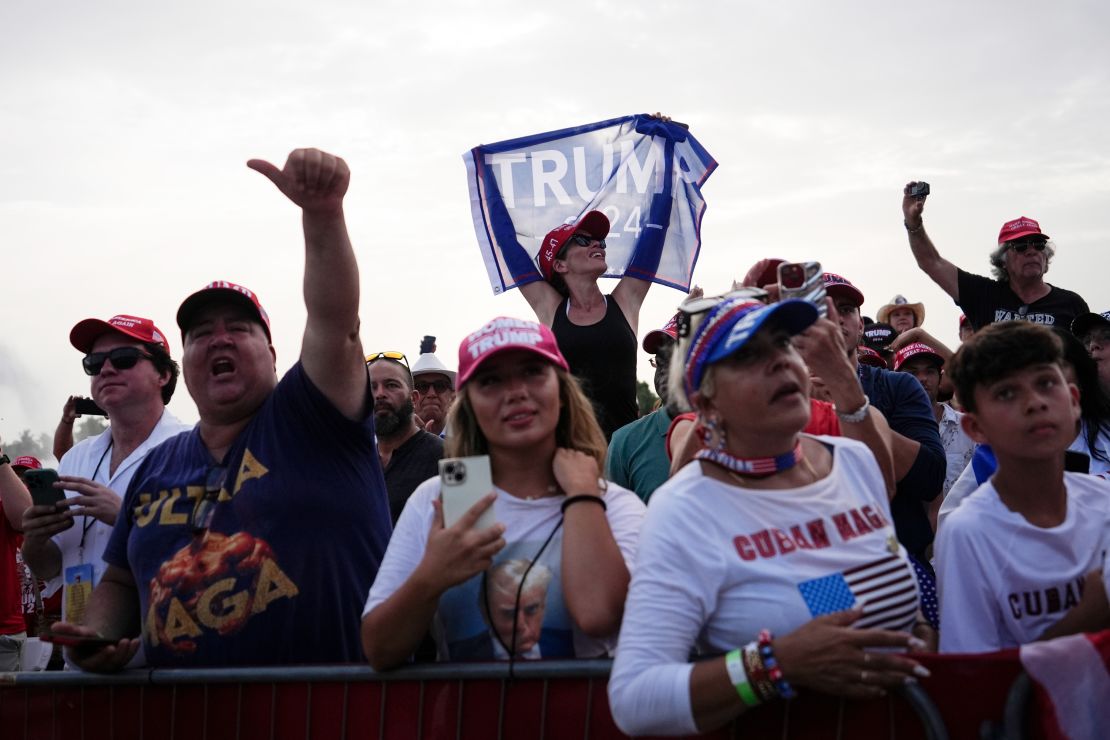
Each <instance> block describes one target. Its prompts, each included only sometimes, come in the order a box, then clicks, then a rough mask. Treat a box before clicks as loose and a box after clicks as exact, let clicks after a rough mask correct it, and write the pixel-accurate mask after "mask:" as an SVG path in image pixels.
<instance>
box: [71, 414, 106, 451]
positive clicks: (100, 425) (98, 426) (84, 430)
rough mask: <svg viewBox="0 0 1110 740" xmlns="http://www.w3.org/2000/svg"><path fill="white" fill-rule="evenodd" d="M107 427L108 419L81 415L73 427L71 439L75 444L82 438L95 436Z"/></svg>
mask: <svg viewBox="0 0 1110 740" xmlns="http://www.w3.org/2000/svg"><path fill="white" fill-rule="evenodd" d="M107 428H108V420H107V419H105V418H104V417H103V416H82V417H81V419H80V420H79V421H77V425H76V426H75V427H74V428H73V441H74V443H75V444H76V443H77V442H80V441H81V440H83V439H87V438H89V437H95V436H96V435H98V434H100V433H101V432H103V431H104V430H105V429H107Z"/></svg>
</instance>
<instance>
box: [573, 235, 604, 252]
mask: <svg viewBox="0 0 1110 740" xmlns="http://www.w3.org/2000/svg"><path fill="white" fill-rule="evenodd" d="M572 242H573V243H574V244H577V245H578V246H580V247H588V246H590V245H591V244H593V243H594V242H597V245H598V246H599V247H601V248H602V249H605V240H604V239H594V238H593V237H592V236H588V235H586V234H575V235H574V236H572V237H571V238H570V239H568V240H567V244H570V243H572Z"/></svg>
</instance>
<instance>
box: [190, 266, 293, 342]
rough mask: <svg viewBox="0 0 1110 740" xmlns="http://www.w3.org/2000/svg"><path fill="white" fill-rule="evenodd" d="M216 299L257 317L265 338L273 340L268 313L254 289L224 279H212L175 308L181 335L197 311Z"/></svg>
mask: <svg viewBox="0 0 1110 740" xmlns="http://www.w3.org/2000/svg"><path fill="white" fill-rule="evenodd" d="M216 301H225V302H229V303H237V304H239V305H241V306H243V307H244V308H246V309H247V310H248V311H250V312H251V313H252V314H253V315H254V316H255V317H257V318H258V323H260V324H262V329H263V331H265V332H266V338H267V339H269V340H270V341H273V337H272V336H270V315H269V314H268V313H266V309H264V308H262V304H261V303H260V302H259V300H258V296H257V295H255V293H254V291H252V290H250V289H248V288H244V287H243V286H242V285H236V284H235V283H229V282H228V281H226V280H214V281H212V282H211V283H209V284H208V285H205V286H204V287H203V288H201V289H200V290H198V291H197V292H196V293H193V294H192V295H191V296H189V297H188V298H186V299H185V300H184V301H182V302H181V307H180V308H179V309H177V326H178V328H180V329H181V335H182V336H184V335H185V332H186V331H188V329H189V326H190V325H191V324H192V323H193V318H194V317H195V316H196V314H197V312H198V311H200V310H201V309H202V308H204V307H205V306H208V305H210V304H211V303H214V302H216Z"/></svg>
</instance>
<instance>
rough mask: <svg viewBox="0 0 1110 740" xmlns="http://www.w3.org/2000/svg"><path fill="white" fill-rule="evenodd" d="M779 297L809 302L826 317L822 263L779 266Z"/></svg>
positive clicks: (789, 263)
mask: <svg viewBox="0 0 1110 740" xmlns="http://www.w3.org/2000/svg"><path fill="white" fill-rule="evenodd" d="M779 297H780V299H781V300H784V301H785V300H787V299H791V298H796V299H800V300H803V301H809V302H810V303H812V304H813V305H814V306H815V307H816V308H817V313H819V314H820V315H821V316H822V317H824V316H825V315H826V314H827V313H828V307H827V306H826V305H825V281H824V280H822V278H821V263H820V262H783V263H782V264H781V265H779Z"/></svg>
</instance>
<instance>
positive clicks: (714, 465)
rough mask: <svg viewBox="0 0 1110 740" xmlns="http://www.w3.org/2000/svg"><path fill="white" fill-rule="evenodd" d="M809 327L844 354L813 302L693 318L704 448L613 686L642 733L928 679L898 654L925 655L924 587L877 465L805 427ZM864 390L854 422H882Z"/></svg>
mask: <svg viewBox="0 0 1110 740" xmlns="http://www.w3.org/2000/svg"><path fill="white" fill-rule="evenodd" d="M803 332H805V334H806V337H805V340H806V341H808V342H823V343H832V345H834V346H833V348H832V349H831V350H830V351H834V352H839V353H840V354H841V355H844V354H845V353H846V350H845V349H844V346H843V341H842V340H841V339H840V332H839V330H838V329H837V327H836V326H835V325H833V323H832V322H830V321H828V320H827V319H821V320H818V315H817V310H816V308H815V307H814V306H813V305H812V304H810V303H807V302H804V301H797V300H791V301H784V302H782V303H777V304H774V305H770V306H766V305H763V304H762V303H759V302H755V301H750V300H747V299H744V298H733V299H726V300H724V301H722V302H720V303H719V304H717V305H716V306H715V307H713V308H711V309H709V310H708V311H707V312H706V313H704V314H701V315H698V316H689V315H687V316H686V317H685V319H684V320H683V321H680V324H679V335H680V337H688V338H689V341H688V342H687V343H686V344H687V346H688V350H687V351H686V353H685V356H684V358H683V360H684V361H683V362H680V363H679V364H678V370H679V372H678V374H677V376H676V375H672V384H671V387H672V388H675V387H677V388H682V389H684V391H685V394H686V395H687V396H688V397H689V400H690V401H691V403H692V404H693V406H694V407H695V408H696V409H697V411H698V415H699V419H700V422H701V424H702V426H703V427H704V428H705V429H706V430H707V433H706V446H705V448H704V449H702V450H699V451H698V452H697V454H696V459H695V460H694V461H693V462H691V463H690V464H689V465H687V466H686V467H684V468H683V469H682V470H681V471H679V472H678V473H677V474H676V475H675V476H674V477H672V478H671V479H670V480H669V481H668V482H667V483H666V484H664V485H663V486H662V487H660V488H659V489H657V490H656V492H655V493H654V495H653V496H652V501H651V510H650V512H649V515H648V517H647V519H646V522H645V524H644V529H643V532H642V536H641V541H640V546H639V554H638V557H637V561H636V571H635V577H634V578H633V581H632V585H631V587H630V590H629V596H628V603H627V605H626V608H625V616H624V624H623V626H622V628H621V635H620V643H619V646H618V649H617V655H616V660H615V662H614V665H613V671H612V675H611V678H610V681H609V697H610V705H611V708H612V711H613V717H614V719H615V720H616V722H617V725H618V726H619V727H620V728H621V729H622V730H623V731H624V732H626V733H628V734H630V735H642V734H650V735H655V734H683V735H684V734H692V733H695V732H704V731H706V730H709V729H711V728H713V727H717V726H719V725H722V724H724V723H726V722H728V721H729V720H731V719H732V718H734V717H735V716H736V715H738V714H740V713H741V712H743V711H744V710H745V709H747V708H749V707H752V706H755V705H757V704H760V703H764V702H770V701H774V700H775V699H777V698H779V697H786V698H788V697H790V696H792V695H793V694H794V689H795V688H800V687H806V688H811V689H817V690H820V691H825V692H828V693H834V694H840V695H843V696H860V697H867V696H877V695H880V694H881V693H882V692H883V691H885V690H886V689H887V688H888V687H891V686H896V685H898V684H901V683H902V682H903V681H905V680H906V679H907V678H911V677H913V676H915V675H926V671H925V669H924V668H923V667H921V666H920V665H918V664H917V663H916V662H915V661H913V660H911V659H910V658H908V657H905V656H904V655H899V654H896V653H893V652H889V650H890V649H891V648H895V649H902V650H904V649H906V648H908V647H912V648H915V649H921V648H924V646H925V645H924V643H923V642H922V641H921V640H919V639H917V638H915V637H913V636H911V634H910V632H909V630H910V629H911V627H913V626H914V624H915V621H916V618H917V613H918V592H917V587H916V582H915V579H914V574H913V570H912V568H911V566H910V563H909V561H908V560H907V558H906V554H905V551H904V550H903V549H902V548H901V546H900V545H899V544H898V540H897V539H896V538H895V536H894V526H893V524H892V519H891V514H890V508H889V504H888V500H887V493H886V485H885V484H884V481H883V476H882V473H881V472H880V469H879V466H878V464H877V463H876V462H875V458H874V456H873V455H872V453H871V451H870V450H869V449H868V448H867V447H866V446H865V445H864V444H862V443H861V442H858V441H855V440H851V439H846V438H843V437H826V436H809V435H806V434H802V429H803V428H804V427H805V426H806V424H807V422H808V421H809V417H810V403H809V373H808V371H807V368H806V365H805V363H804V362H803V361H802V358H801V356H800V355H799V354H798V351H797V350H796V349H795V348H794V346H793V343H792V340H793V338H794V337H795V336H796V335H800V334H802V333H803ZM856 393H857V395H856V396H855V398H849V397H847V396H845V397H844V403H846V404H848V405H847V406H846V407H843V408H839V409H837V413H838V416H839V419H840V422H841V424H843V425H849V424H861V425H873V424H874V423H875V420H874V419H873V418H872V416H871V414H870V412H869V410H868V406H869V404H868V401H867V397H866V396H865V395H864V394H863V392H862V390H859V389H858V387H857V389H856ZM868 648H885V649H886V651H884V652H871V651H869V650H868ZM692 650H696V651H697V652H698V653H699V654H700V655H701V656H702V657H703V658H704V659H702V660H699V661H697V662H695V663H690V662H689V656H690V654H691V651H692Z"/></svg>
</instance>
